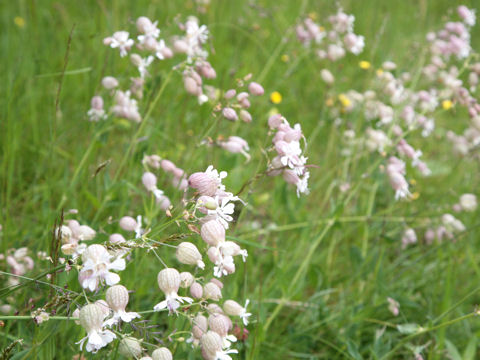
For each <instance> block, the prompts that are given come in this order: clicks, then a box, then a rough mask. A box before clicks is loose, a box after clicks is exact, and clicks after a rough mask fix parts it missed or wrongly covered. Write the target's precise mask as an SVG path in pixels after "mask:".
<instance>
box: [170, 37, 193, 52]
mask: <svg viewBox="0 0 480 360" xmlns="http://www.w3.org/2000/svg"><path fill="white" fill-rule="evenodd" d="M188 48H189V46H188V44H187V43H186V42H185V41H183V40H175V42H174V43H173V50H174V51H175V52H177V53H186V52H187V51H188Z"/></svg>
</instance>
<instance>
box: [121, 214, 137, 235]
mask: <svg viewBox="0 0 480 360" xmlns="http://www.w3.org/2000/svg"><path fill="white" fill-rule="evenodd" d="M119 225H120V227H121V228H122V229H123V230H125V231H135V229H136V228H137V222H136V220H135V219H134V218H132V217H131V216H124V217H122V218H121V219H120V222H119Z"/></svg>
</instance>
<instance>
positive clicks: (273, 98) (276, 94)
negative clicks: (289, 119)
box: [270, 91, 282, 104]
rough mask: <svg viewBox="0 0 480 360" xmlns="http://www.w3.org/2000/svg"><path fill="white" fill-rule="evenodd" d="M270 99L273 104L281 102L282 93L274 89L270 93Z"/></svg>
mask: <svg viewBox="0 0 480 360" xmlns="http://www.w3.org/2000/svg"><path fill="white" fill-rule="evenodd" d="M270 101H271V102H272V103H274V104H280V103H281V102H282V94H280V93H279V92H278V91H274V92H272V93H271V94H270Z"/></svg>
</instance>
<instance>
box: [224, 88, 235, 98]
mask: <svg viewBox="0 0 480 360" xmlns="http://www.w3.org/2000/svg"><path fill="white" fill-rule="evenodd" d="M236 94H237V92H236V91H235V89H230V90H227V92H226V93H225V95H224V96H223V97H224V98H225V99H227V100H229V99H231V98H233V97H234V96H235V95H236Z"/></svg>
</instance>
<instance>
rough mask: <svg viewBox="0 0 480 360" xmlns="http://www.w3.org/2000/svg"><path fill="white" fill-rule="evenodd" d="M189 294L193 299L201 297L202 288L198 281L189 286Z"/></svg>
mask: <svg viewBox="0 0 480 360" xmlns="http://www.w3.org/2000/svg"><path fill="white" fill-rule="evenodd" d="M190 295H192V297H193V298H194V299H201V298H202V297H203V288H202V285H200V284H199V283H197V282H194V283H193V284H192V285H191V286H190Z"/></svg>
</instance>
